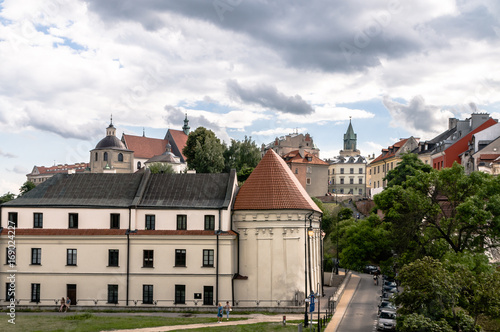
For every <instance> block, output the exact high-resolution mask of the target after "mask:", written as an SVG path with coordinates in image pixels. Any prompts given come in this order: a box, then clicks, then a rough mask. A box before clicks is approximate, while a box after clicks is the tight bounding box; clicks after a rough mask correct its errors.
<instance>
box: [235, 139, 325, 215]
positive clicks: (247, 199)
mask: <svg viewBox="0 0 500 332" xmlns="http://www.w3.org/2000/svg"><path fill="white" fill-rule="evenodd" d="M234 210H314V211H317V212H321V210H320V209H319V208H318V206H317V205H316V204H315V203H314V202H313V200H312V199H311V197H309V195H308V194H307V192H306V190H305V189H304V187H302V185H301V184H300V182H299V180H298V179H297V178H296V177H295V175H293V173H292V171H291V170H290V168H289V167H288V166H287V165H286V164H285V161H284V160H283V159H282V158H281V157H280V156H278V154H277V153H276V152H274V151H273V150H272V149H269V150H268V151H267V152H266V154H265V155H264V157H263V158H262V160H261V161H260V162H259V164H258V165H257V167H255V169H254V170H253V172H252V174H251V175H250V177H249V178H248V179H247V180H246V181H245V183H244V184H243V186H242V187H241V189H240V191H239V192H238V195H237V196H236V200H235V202H234Z"/></svg>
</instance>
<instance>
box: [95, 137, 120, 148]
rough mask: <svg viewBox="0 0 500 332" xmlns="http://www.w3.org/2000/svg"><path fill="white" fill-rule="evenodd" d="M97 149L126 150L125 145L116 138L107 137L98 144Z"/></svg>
mask: <svg viewBox="0 0 500 332" xmlns="http://www.w3.org/2000/svg"><path fill="white" fill-rule="evenodd" d="M95 148H96V149H118V150H126V149H127V148H126V147H125V144H123V142H122V141H120V140H119V139H118V137H116V136H106V137H104V138H103V139H102V140H100V141H99V143H97V145H96V146H95Z"/></svg>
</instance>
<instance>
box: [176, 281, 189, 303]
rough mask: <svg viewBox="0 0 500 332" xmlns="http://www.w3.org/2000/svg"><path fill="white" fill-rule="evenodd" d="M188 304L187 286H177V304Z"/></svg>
mask: <svg viewBox="0 0 500 332" xmlns="http://www.w3.org/2000/svg"><path fill="white" fill-rule="evenodd" d="M185 303H186V286H185V285H175V304H185Z"/></svg>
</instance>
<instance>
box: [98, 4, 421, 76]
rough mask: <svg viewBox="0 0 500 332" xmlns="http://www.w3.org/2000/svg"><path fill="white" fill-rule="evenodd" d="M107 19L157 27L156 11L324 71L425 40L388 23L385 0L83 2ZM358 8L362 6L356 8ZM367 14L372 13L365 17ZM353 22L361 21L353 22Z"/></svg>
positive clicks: (375, 60)
mask: <svg viewBox="0 0 500 332" xmlns="http://www.w3.org/2000/svg"><path fill="white" fill-rule="evenodd" d="M88 3H89V9H90V10H91V11H93V12H96V13H97V14H98V15H100V16H101V17H102V18H103V20H104V21H106V22H116V21H120V20H127V21H135V22H139V23H140V24H142V25H143V27H144V28H145V29H148V30H156V29H160V28H162V27H164V26H165V25H166V24H167V23H166V22H163V21H162V18H161V16H160V15H161V13H164V12H169V13H175V14H178V15H181V16H183V17H187V18H190V19H195V20H201V21H206V22H210V23H211V24H213V25H215V26H217V27H219V28H221V29H223V30H229V31H233V32H236V33H238V34H242V35H245V36H247V37H249V38H251V39H253V40H254V41H256V42H257V43H258V44H260V45H264V46H266V47H268V48H270V49H272V50H273V52H275V53H276V54H278V55H279V57H280V58H281V59H282V60H283V61H284V62H285V63H286V64H287V65H288V66H290V67H297V68H303V69H313V70H318V69H319V70H322V71H327V72H350V71H360V70H364V69H366V68H369V67H373V66H378V65H380V58H382V57H383V58H387V57H390V58H397V57H402V56H405V55H407V54H409V53H413V52H419V51H420V50H422V48H424V47H425V46H424V44H423V43H422V42H420V41H419V40H417V39H416V37H415V34H414V33H413V31H406V30H405V31H401V29H400V27H398V26H397V25H392V22H394V21H396V20H398V19H399V20H404V18H403V17H400V16H398V15H397V14H394V13H391V12H390V9H388V7H389V5H388V1H382V0H379V1H371V2H370V3H367V2H366V1H343V0H334V1H323V0H315V1H307V2H304V1H300V0H294V1H286V2H284V1H272V0H269V1H243V0H235V1H225V0H224V1H223V0H216V1H200V0H183V1H157V0H149V1H141V2H136V1H132V0H127V1H123V0H111V1H99V0H88ZM360 8H363V10H360ZM367 12H371V13H373V15H371V16H366V13H367ZM353 22H362V23H363V24H362V25H361V26H359V27H358V26H353V24H352V23H353Z"/></svg>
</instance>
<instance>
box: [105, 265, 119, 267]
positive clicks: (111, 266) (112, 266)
mask: <svg viewBox="0 0 500 332" xmlns="http://www.w3.org/2000/svg"><path fill="white" fill-rule="evenodd" d="M106 267H120V265H107V266H106Z"/></svg>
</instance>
